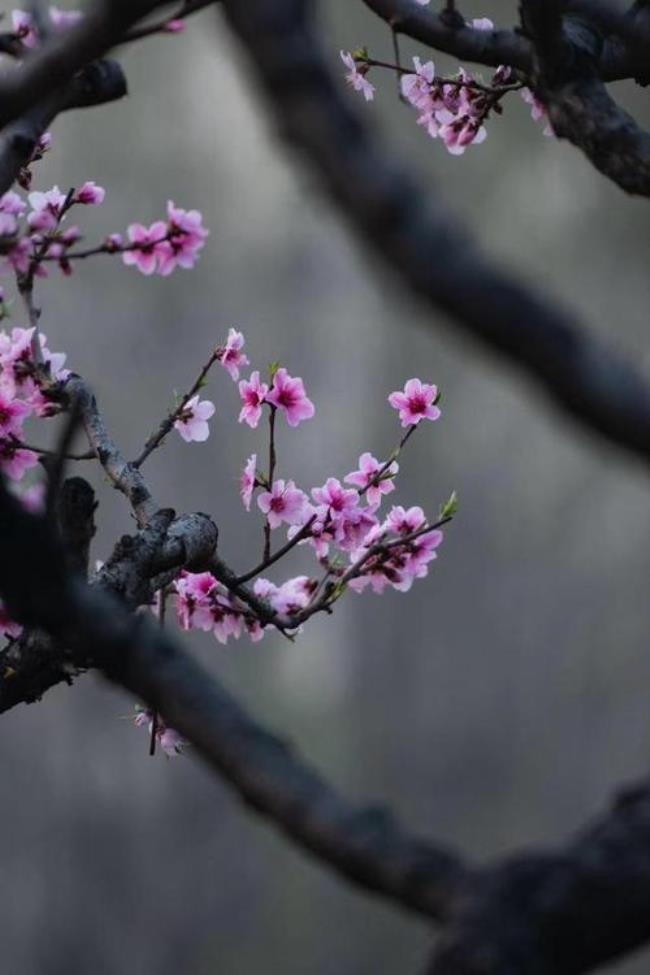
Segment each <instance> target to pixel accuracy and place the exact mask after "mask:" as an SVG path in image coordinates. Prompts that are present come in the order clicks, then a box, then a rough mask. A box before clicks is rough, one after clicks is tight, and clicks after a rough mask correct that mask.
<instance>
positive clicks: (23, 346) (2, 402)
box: [0, 328, 68, 639]
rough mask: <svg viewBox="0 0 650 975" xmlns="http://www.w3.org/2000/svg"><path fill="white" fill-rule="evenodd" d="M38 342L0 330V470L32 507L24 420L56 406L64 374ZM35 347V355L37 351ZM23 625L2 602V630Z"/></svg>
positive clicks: (28, 334)
mask: <svg viewBox="0 0 650 975" xmlns="http://www.w3.org/2000/svg"><path fill="white" fill-rule="evenodd" d="M37 341H38V345H37V346H36V336H35V330H34V329H33V328H14V329H12V330H11V332H10V333H7V332H6V331H0V471H1V472H2V474H3V475H4V476H5V477H6V478H7V479H8V482H9V487H10V488H11V490H12V491H13V492H14V493H16V494H18V495H19V497H20V498H21V500H22V501H23V503H24V504H25V505H26V507H28V508H29V509H30V510H39V508H40V506H41V504H42V486H41V485H40V484H34V485H32V486H31V488H28V489H27V490H24V489H22V485H21V484H20V482H21V481H22V480H23V477H24V475H25V473H26V472H27V471H28V470H30V469H31V468H34V467H36V466H37V465H38V454H37V453H36V451H34V450H33V449H31V448H27V447H25V446H24V425H25V422H26V421H27V420H28V419H29V418H30V417H31V416H36V417H50V416H53V415H54V414H55V413H56V412H58V409H59V407H58V404H57V401H56V396H55V394H54V390H55V388H56V385H57V384H58V383H61V382H63V381H64V380H65V379H66V378H67V376H68V370H67V369H65V368H64V363H65V358H66V357H65V355H64V354H63V353H61V352H50V350H49V349H48V347H47V339H46V337H45V336H44V335H39V336H38V339H37ZM35 353H38V361H37V355H36V354H35ZM20 633H21V627H20V626H18V624H16V623H14V622H12V621H11V620H10V619H9V617H8V616H7V614H6V612H5V610H4V609H3V607H2V604H1V603H0V636H4V637H9V638H10V639H15V638H16V637H17V636H19V635H20Z"/></svg>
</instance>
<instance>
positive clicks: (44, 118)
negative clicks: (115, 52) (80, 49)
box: [0, 61, 126, 195]
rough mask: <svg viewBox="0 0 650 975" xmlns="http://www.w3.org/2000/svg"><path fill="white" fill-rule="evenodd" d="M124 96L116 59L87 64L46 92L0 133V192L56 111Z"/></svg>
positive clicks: (5, 186) (21, 164)
mask: <svg viewBox="0 0 650 975" xmlns="http://www.w3.org/2000/svg"><path fill="white" fill-rule="evenodd" d="M124 95H126V80H125V78H124V74H123V73H122V69H121V67H120V66H119V64H117V62H116V61H96V62H94V63H93V64H90V65H88V67H86V68H84V70H83V71H81V72H80V73H79V74H78V75H76V76H75V77H74V78H73V79H72V81H70V83H69V84H68V85H67V86H66V87H65V88H61V89H59V90H57V91H54V92H53V93H52V94H49V95H47V96H46V97H45V98H44V99H43V100H42V101H39V102H37V103H36V104H35V105H33V106H32V107H31V108H30V109H29V111H28V112H26V113H25V115H23V116H22V117H20V118H17V119H16V120H15V121H13V122H12V123H11V124H10V125H7V126H6V127H5V128H4V129H3V130H2V131H1V132H0V195H2V194H3V193H6V192H7V190H8V189H10V187H11V185H12V183H13V182H14V180H15V179H16V177H17V175H18V173H19V172H20V170H21V169H22V167H23V166H25V165H27V163H28V162H29V160H30V158H31V156H32V153H33V152H34V149H35V148H36V145H37V143H38V140H39V139H40V137H41V136H42V135H43V133H44V132H45V130H46V129H47V128H48V127H49V126H50V125H51V124H52V122H53V120H54V119H55V118H56V116H57V115H58V114H59V113H60V112H64V111H67V110H69V109H72V108H90V107H92V106H95V105H103V104H105V103H106V102H111V101H115V100H116V99H119V98H122V97H123V96H124Z"/></svg>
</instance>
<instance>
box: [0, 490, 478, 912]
mask: <svg viewBox="0 0 650 975" xmlns="http://www.w3.org/2000/svg"><path fill="white" fill-rule="evenodd" d="M160 520H161V523H162V522H163V521H164V513H160ZM150 530H151V531H153V530H154V528H153V526H151V529H150ZM0 593H1V594H2V597H3V599H4V600H5V601H6V605H7V607H8V609H9V612H10V613H11V614H12V616H13V617H14V618H16V619H18V620H20V621H21V622H23V623H25V624H26V625H29V626H38V627H39V628H42V629H44V630H45V631H46V632H47V633H48V635H49V636H51V637H52V638H53V639H54V640H55V641H56V642H57V643H58V644H60V645H64V646H67V647H69V648H70V650H71V654H72V660H73V661H74V662H76V663H81V664H83V665H87V664H88V663H89V662H92V663H93V664H94V665H96V666H98V667H100V668H101V669H102V670H104V672H105V673H106V674H107V676H109V677H110V679H111V680H113V681H114V682H115V683H117V684H119V685H120V686H122V687H123V688H125V689H126V690H128V691H129V692H131V693H132V694H134V695H136V697H137V698H139V699H141V700H143V701H145V702H146V703H147V704H148V705H149V706H150V707H151V708H153V709H154V710H155V711H157V712H159V713H160V714H161V715H162V717H163V719H164V720H165V722H166V724H167V725H168V726H171V727H173V728H176V729H177V730H178V731H179V732H180V733H181V734H182V735H183V736H184V737H185V738H186V739H187V740H188V741H189V742H191V744H192V745H193V746H194V747H195V749H196V751H197V753H198V754H199V755H200V756H201V757H202V758H203V759H204V760H205V761H206V762H207V763H208V764H209V765H210V766H211V767H212V768H214V769H215V770H216V771H217V772H218V773H219V774H220V775H221V776H223V777H224V778H225V779H226V780H227V781H228V782H230V784H231V785H232V786H233V787H234V788H235V789H236V790H237V792H238V793H239V795H240V796H241V798H242V799H243V800H244V801H245V802H246V803H247V804H248V805H250V806H252V807H253V808H254V809H256V810H257V811H258V812H260V813H262V814H263V815H266V816H267V817H269V818H270V819H271V820H272V821H273V822H275V824H276V825H277V826H279V827H280V828H281V829H282V830H283V831H284V832H285V833H287V835H288V836H290V837H291V838H292V839H293V840H294V841H295V842H296V843H298V844H299V845H300V846H302V847H303V848H304V849H307V850H309V851H311V852H312V853H313V854H314V855H316V856H317V857H318V858H319V859H321V860H323V861H324V862H326V863H327V864H328V865H330V866H331V867H333V868H334V869H335V870H337V871H338V872H339V873H340V874H341V875H343V876H345V877H346V878H347V879H348V880H351V881H353V882H354V883H356V884H359V885H361V886H363V887H365V888H366V889H369V890H372V891H374V892H376V893H378V894H381V895H383V896H384V897H388V898H390V899H392V900H395V901H397V902H399V903H400V904H403V905H404V906H407V907H409V908H411V909H412V910H414V911H416V912H418V913H420V914H424V915H426V916H428V917H432V918H436V919H442V918H444V917H445V916H446V914H447V912H448V910H449V909H450V905H451V902H452V900H453V893H454V890H455V888H456V885H457V884H458V882H459V880H460V878H461V877H464V876H465V869H464V867H463V866H462V864H461V863H460V861H459V859H458V858H457V857H456V856H455V855H454V854H452V853H450V852H449V851H448V850H446V849H445V848H444V847H442V846H437V845H433V844H427V843H425V842H423V841H421V840H418V839H416V838H414V837H412V836H410V835H409V834H408V833H406V832H404V831H403V829H402V828H401V827H400V826H399V824H398V823H397V822H396V821H395V820H394V819H393V817H392V816H391V815H390V813H388V812H386V811H384V810H382V809H378V808H362V809H357V808H354V807H353V806H351V805H349V804H348V803H347V802H346V801H345V800H344V799H343V798H342V797H340V796H339V795H338V794H337V793H336V792H335V791H334V790H333V789H332V788H331V787H330V786H328V785H327V783H326V782H325V781H324V780H323V779H321V778H320V777H319V776H318V775H317V774H316V773H315V772H313V771H312V770H311V769H310V768H308V767H307V766H305V765H303V764H302V762H301V761H300V760H299V759H298V758H297V757H296V756H295V755H294V753H293V751H292V750H291V749H290V748H289V747H288V746H287V745H286V744H285V743H284V742H283V741H281V740H280V739H278V738H276V737H275V736H274V735H271V734H270V733H269V732H268V731H266V730H265V729H263V728H261V727H260V726H259V725H257V724H256V723H255V722H254V721H253V720H252V718H250V717H249V716H248V715H247V714H246V712H245V711H244V710H243V709H242V708H241V707H240V705H239V704H238V703H237V702H236V701H235V700H234V699H233V698H232V697H230V695H229V694H228V693H227V692H226V691H225V690H223V689H222V688H221V687H220V686H219V685H218V684H217V682H216V681H215V680H214V679H213V678H211V677H210V676H209V675H208V674H207V673H206V672H205V671H204V670H203V669H202V668H200V667H199V666H198V664H196V663H195V662H193V661H192V660H191V659H190V658H189V657H187V656H186V655H185V654H184V653H183V652H182V651H181V650H180V648H179V647H178V646H177V645H176V643H175V642H174V641H173V640H172V639H170V637H169V636H168V635H167V633H166V632H165V631H163V630H161V629H160V628H159V627H156V626H154V625H153V624H152V623H151V622H150V620H148V619H147V618H146V614H144V615H143V614H137V615H136V616H133V615H131V614H129V613H128V612H127V610H126V609H125V608H124V607H123V606H122V604H121V603H119V602H117V601H115V599H114V598H111V597H110V596H109V595H108V594H107V593H106V592H99V591H96V590H92V589H90V588H88V587H87V586H86V585H84V584H82V582H81V581H80V580H79V579H77V578H74V577H72V576H71V575H70V574H69V573H67V572H66V570H65V561H64V554H63V550H62V549H61V548H60V546H59V544H58V542H57V540H56V538H55V537H54V536H53V534H52V532H51V530H50V528H49V526H48V524H47V523H46V522H45V521H44V520H43V519H41V518H37V517H35V516H33V515H30V514H29V513H28V512H26V511H25V510H24V509H23V508H22V506H21V505H20V504H19V502H18V501H17V500H16V499H15V498H13V497H12V496H11V495H9V493H8V492H7V490H6V488H5V487H4V484H2V483H0Z"/></svg>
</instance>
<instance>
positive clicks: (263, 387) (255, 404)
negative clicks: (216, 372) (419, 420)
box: [239, 369, 269, 429]
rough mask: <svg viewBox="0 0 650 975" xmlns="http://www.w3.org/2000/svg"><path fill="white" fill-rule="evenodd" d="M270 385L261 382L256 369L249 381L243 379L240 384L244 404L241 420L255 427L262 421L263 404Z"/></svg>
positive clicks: (240, 414) (240, 415)
mask: <svg viewBox="0 0 650 975" xmlns="http://www.w3.org/2000/svg"><path fill="white" fill-rule="evenodd" d="M268 391H269V387H268V386H267V384H266V383H263V382H260V374H259V372H258V371H257V369H256V370H255V372H252V373H251V378H250V379H249V380H248V381H247V380H245V379H242V381H241V382H240V384H239V395H240V396H241V398H242V401H243V404H244V405H243V406H242V408H241V411H240V413H239V422H240V423H242V422H243V421H244V420H245V421H246V423H247V424H248V425H249V427H252V428H253V429H255V427H256V426H257V424H258V423H259V422H260V417H261V415H262V405H263V403H264V402H265V399H266V394H267V393H268Z"/></svg>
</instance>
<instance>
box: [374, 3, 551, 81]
mask: <svg viewBox="0 0 650 975" xmlns="http://www.w3.org/2000/svg"><path fill="white" fill-rule="evenodd" d="M363 3H365V5H366V6H367V7H369V8H370V10H372V11H373V13H375V14H377V16H378V17H381V18H382V20H385V21H386V23H387V24H389V25H390V27H391V28H392V29H393V30H394V31H395V32H396V33H398V34H405V35H407V36H408V37H412V38H413V39H414V40H417V41H422V43H424V44H427V45H428V46H429V47H432V48H435V50H437V51H442V52H444V53H445V54H453V56H454V57H457V58H459V59H460V60H462V61H473V62H475V63H478V64H485V65H488V66H490V67H493V68H497V67H498V66H499V65H500V64H509V65H510V67H512V68H519V69H520V70H521V71H524V72H528V71H530V69H531V67H532V49H531V45H530V43H529V41H528V40H527V39H526V38H524V37H522V36H521V35H520V34H517V33H516V32H515V31H514V30H497V31H482V30H475V29H474V28H473V27H467V26H458V24H455V23H454V20H453V19H452V18H449V17H448V16H446V15H445V13H444V11H443V12H441V13H435V12H434V11H430V10H427V9H426V8H423V7H419V6H418V5H417V4H416V3H415V2H414V0H363ZM460 21H461V23H462V17H461V18H460Z"/></svg>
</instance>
